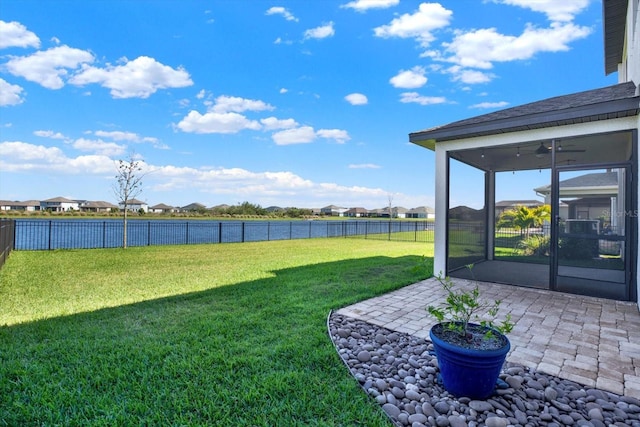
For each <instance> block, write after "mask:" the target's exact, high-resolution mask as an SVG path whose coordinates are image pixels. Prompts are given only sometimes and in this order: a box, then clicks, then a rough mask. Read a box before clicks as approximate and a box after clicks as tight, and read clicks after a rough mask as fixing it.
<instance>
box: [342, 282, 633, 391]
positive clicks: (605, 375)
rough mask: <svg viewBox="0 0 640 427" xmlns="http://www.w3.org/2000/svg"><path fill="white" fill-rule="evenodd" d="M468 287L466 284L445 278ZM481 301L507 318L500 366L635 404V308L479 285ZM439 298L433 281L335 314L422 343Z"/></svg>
mask: <svg viewBox="0 0 640 427" xmlns="http://www.w3.org/2000/svg"><path fill="white" fill-rule="evenodd" d="M453 280H454V281H455V282H456V285H458V286H461V287H465V288H468V289H471V288H473V286H474V283H472V282H470V281H468V280H462V279H453ZM478 285H479V286H480V291H481V298H483V299H487V300H490V301H491V300H495V299H500V300H502V305H501V308H500V315H501V316H502V315H506V314H507V313H510V314H511V317H512V321H513V322H514V324H515V326H514V328H513V331H512V332H511V333H509V339H510V341H511V351H510V352H509V355H508V356H507V361H509V362H512V363H517V364H521V365H523V366H526V367H529V368H532V369H536V370H538V371H541V372H544V373H547V374H551V375H555V376H558V377H560V378H565V379H568V380H572V381H576V382H578V383H581V384H584V385H586V386H590V387H596V388H599V389H602V390H606V391H610V392H613V393H616V394H620V395H626V396H630V397H634V398H638V399H640V312H639V311H638V306H637V305H636V304H635V303H629V302H621V301H613V300H607V299H601V298H592V297H585V296H579V295H571V294H565V293H559V292H552V291H546V290H538V289H531V288H523V287H518V286H511V285H500V284H495V283H486V282H479V283H478ZM444 297H445V293H444V291H443V290H442V287H441V285H440V283H439V282H438V281H437V280H436V279H435V278H430V279H427V280H424V281H422V282H418V283H415V284H413V285H409V286H406V287H404V288H402V289H399V290H397V291H394V292H390V293H388V294H385V295H382V296H379V297H376V298H372V299H369V300H365V301H362V302H359V303H357V304H354V305H351V306H348V307H344V308H342V309H340V310H338V311H337V313H339V314H342V315H345V316H349V317H352V318H355V319H360V320H363V321H366V322H369V323H371V324H374V325H378V326H382V327H385V328H387V329H391V330H395V331H398V332H404V333H409V334H412V335H415V336H419V337H422V338H427V339H428V338H429V329H430V328H431V326H432V325H433V324H434V323H436V320H435V319H433V318H432V317H431V316H429V314H428V313H427V311H426V307H427V306H428V305H438V304H439V303H440V302H441V301H443V299H444Z"/></svg>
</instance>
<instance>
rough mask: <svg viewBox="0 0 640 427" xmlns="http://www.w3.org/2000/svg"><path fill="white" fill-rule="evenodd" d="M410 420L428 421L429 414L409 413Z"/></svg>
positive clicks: (414, 421) (417, 421) (412, 421)
mask: <svg viewBox="0 0 640 427" xmlns="http://www.w3.org/2000/svg"><path fill="white" fill-rule="evenodd" d="M409 422H410V423H422V424H424V423H426V422H427V416H426V415H424V414H413V415H409Z"/></svg>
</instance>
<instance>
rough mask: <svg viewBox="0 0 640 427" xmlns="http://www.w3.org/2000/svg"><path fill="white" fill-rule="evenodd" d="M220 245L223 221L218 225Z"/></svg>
mask: <svg viewBox="0 0 640 427" xmlns="http://www.w3.org/2000/svg"><path fill="white" fill-rule="evenodd" d="M218 243H222V221H220V222H219V223H218Z"/></svg>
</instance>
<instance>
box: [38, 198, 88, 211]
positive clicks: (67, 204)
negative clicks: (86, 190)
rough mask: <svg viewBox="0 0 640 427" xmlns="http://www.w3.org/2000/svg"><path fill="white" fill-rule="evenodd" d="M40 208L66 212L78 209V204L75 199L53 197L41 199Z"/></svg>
mask: <svg viewBox="0 0 640 427" xmlns="http://www.w3.org/2000/svg"><path fill="white" fill-rule="evenodd" d="M40 210H43V211H50V212H67V211H77V210H80V204H79V203H78V202H77V201H76V200H69V199H66V198H64V197H54V198H53V199H47V200H42V201H41V202H40Z"/></svg>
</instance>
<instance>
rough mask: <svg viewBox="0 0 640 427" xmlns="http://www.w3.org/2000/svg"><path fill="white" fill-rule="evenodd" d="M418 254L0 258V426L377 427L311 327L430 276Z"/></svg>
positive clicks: (170, 251) (159, 251) (362, 250)
mask: <svg viewBox="0 0 640 427" xmlns="http://www.w3.org/2000/svg"><path fill="white" fill-rule="evenodd" d="M432 251H433V248H432V245H426V244H421V243H414V242H410V243H402V242H388V241H385V242H381V241H369V240H359V239H310V240H293V241H274V242H256V243H242V244H224V245H197V246H170V247H169V246H158V247H146V248H129V249H127V250H126V251H124V250H121V249H104V250H102V249H101V250H69V251H52V252H23V251H16V252H13V253H12V254H11V257H10V258H9V260H8V262H7V264H6V265H5V266H4V267H3V269H2V270H1V271H0V325H3V326H0V349H1V351H0V425H104V426H107V425H108V426H114V425H116V426H117V425H220V426H228V425H234V426H272V425H287V426H297V425H315V426H358V425H361V426H388V425H389V422H388V420H387V418H386V416H385V415H384V413H383V412H382V411H381V410H380V408H379V407H378V405H376V404H375V403H374V402H372V401H371V399H370V398H368V397H367V396H366V394H365V393H363V392H362V391H361V390H360V389H359V386H358V385H357V383H356V382H355V381H354V380H353V379H352V378H351V376H350V374H349V373H348V370H347V369H346V367H344V365H343V364H342V362H341V360H340V358H339V356H338V355H337V354H336V352H335V349H334V348H333V346H332V344H331V341H330V339H329V337H328V336H327V331H326V318H327V315H328V313H329V311H330V310H331V309H335V308H339V307H341V306H345V305H348V304H351V303H353V302H356V301H359V300H362V299H365V298H369V297H372V296H375V295H379V294H382V293H385V292H388V291H391V290H393V289H397V288H399V287H401V286H403V285H406V284H409V283H413V282H415V281H417V280H420V279H423V278H425V277H427V276H429V275H431V270H432V263H431V258H430V257H431V256H432ZM423 256H426V257H427V258H426V262H424V260H425V258H423ZM418 265H421V268H418V269H417V268H415V267H416V266H418Z"/></svg>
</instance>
